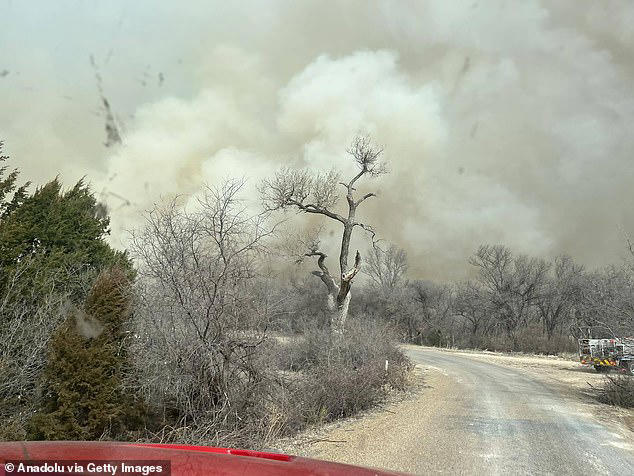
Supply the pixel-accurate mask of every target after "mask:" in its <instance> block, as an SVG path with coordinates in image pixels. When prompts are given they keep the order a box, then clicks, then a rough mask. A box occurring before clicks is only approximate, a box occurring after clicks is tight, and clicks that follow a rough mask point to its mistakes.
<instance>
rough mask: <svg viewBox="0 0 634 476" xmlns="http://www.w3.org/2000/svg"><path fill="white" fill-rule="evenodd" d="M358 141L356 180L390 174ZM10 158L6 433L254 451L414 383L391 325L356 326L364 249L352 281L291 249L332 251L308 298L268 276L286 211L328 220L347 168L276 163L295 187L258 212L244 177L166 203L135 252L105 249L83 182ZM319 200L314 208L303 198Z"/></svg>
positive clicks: (1, 201)
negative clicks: (29, 175) (22, 172)
mask: <svg viewBox="0 0 634 476" xmlns="http://www.w3.org/2000/svg"><path fill="white" fill-rule="evenodd" d="M354 147H355V148H353V149H351V151H350V154H351V156H352V157H353V159H354V160H355V161H356V163H357V164H358V166H359V170H360V172H362V173H360V175H358V176H357V178H356V180H358V179H360V178H361V177H362V176H363V175H366V174H368V175H377V174H375V173H374V172H373V171H374V166H375V163H376V159H377V157H378V155H377V154H374V155H373V154H370V149H369V147H370V143H369V141H366V140H362V141H360V142H359V141H357V142H355V145H354ZM355 153H356V154H357V155H356V156H355V155H354V154H355ZM364 154H365V155H364ZM368 154H370V155H368ZM7 161H8V158H7V157H2V164H1V165H5V167H4V168H2V169H1V170H0V342H2V344H3V345H2V347H1V348H0V418H1V419H2V421H3V425H2V428H1V429H0V439H4V440H21V439H48V440H54V439H65V440H97V439H112V440H131V441H138V440H143V441H154V442H179V443H185V444H187V443H190V444H204V445H220V446H238V447H248V448H255V449H257V448H263V447H266V446H267V445H269V444H271V443H272V442H273V441H274V440H275V439H276V438H279V437H281V436H287V435H290V434H293V433H294V432H297V431H299V430H302V429H303V428H305V427H307V426H308V425H312V424H319V423H322V422H325V421H330V420H333V419H337V418H340V417H344V416H348V415H352V414H354V413H356V412H359V411H361V410H364V409H367V408H370V407H371V406H373V405H375V404H377V403H379V402H380V401H382V400H383V399H384V398H385V396H386V394H387V393H389V392H390V391H392V390H402V389H404V388H405V387H406V382H407V375H408V372H409V370H410V364H409V362H408V361H407V359H406V358H405V357H404V355H403V354H402V353H401V351H400V350H399V349H398V347H397V346H396V340H397V334H396V333H395V332H393V330H392V325H391V324H389V323H388V322H385V321H384V320H377V319H375V316H364V315H361V314H356V315H354V316H352V318H351V319H349V320H346V317H347V314H348V305H349V302H350V296H351V294H350V290H351V288H352V279H353V278H354V276H355V275H356V274H357V272H358V270H359V267H360V265H361V263H360V257H359V254H358V253H357V255H356V256H355V257H354V258H353V260H354V261H353V265H352V267H350V266H349V264H348V262H347V259H344V258H341V259H340V260H339V265H340V273H334V274H333V275H332V276H331V275H328V276H326V275H325V273H326V272H327V271H326V270H327V268H326V267H325V266H326V265H325V264H324V261H325V258H326V256H325V254H324V253H323V252H322V251H321V250H318V249H317V248H315V246H316V242H315V241H314V242H312V246H309V247H308V248H302V247H304V245H305V243H304V242H303V241H301V240H296V242H294V243H292V244H291V245H292V246H291V247H292V248H293V249H294V250H295V252H300V253H301V256H303V257H307V258H308V257H315V259H316V260H317V261H318V263H317V264H318V268H319V270H320V271H318V272H316V273H314V274H318V273H319V274H320V275H319V276H318V277H319V278H321V279H317V278H316V276H312V275H310V274H309V275H308V277H309V278H312V281H308V280H306V281H302V283H303V284H302V286H304V285H305V286H306V287H307V289H310V291H309V292H307V293H304V292H303V291H301V290H298V287H297V286H296V284H295V283H294V282H293V280H292V279H289V278H285V277H283V274H282V273H278V272H275V271H271V269H272V268H271V263H272V262H275V261H276V260H279V259H280V258H279V256H278V255H273V254H272V250H274V249H275V247H274V246H273V244H274V243H275V241H276V240H278V241H279V239H280V235H279V234H278V233H277V227H278V225H279V224H280V222H281V221H282V220H284V219H285V217H284V216H283V215H284V214H283V210H282V209H283V208H285V207H286V206H287V205H293V206H295V207H296V208H297V207H298V206H297V204H301V206H304V207H310V208H311V210H312V209H313V208H312V207H313V206H314V207H317V208H314V210H319V211H320V212H325V214H323V213H319V214H321V215H322V216H324V217H327V216H328V214H330V211H329V210H328V207H329V206H332V205H333V204H334V200H335V198H334V191H333V190H332V188H333V185H334V186H336V185H337V183H336V182H334V184H331V182H332V181H333V180H334V179H336V178H338V175H336V174H334V173H333V174H329V175H325V176H314V177H312V176H308V175H302V174H299V175H297V174H292V173H290V172H288V171H286V172H283V173H282V172H280V173H279V174H278V175H277V176H276V177H277V179H280V180H281V177H286V178H285V179H284V180H285V182H284V183H285V184H287V185H289V186H290V187H291V188H292V189H293V190H295V191H296V192H297V193H299V195H297V194H296V195H293V197H292V199H290V200H292V201H293V204H291V203H290V202H288V203H286V202H285V203H278V204H277V205H275V203H273V202H270V201H267V202H266V203H268V205H267V206H266V207H262V211H260V212H257V211H256V212H251V210H249V209H248V208H247V207H246V206H245V202H244V199H243V188H244V181H243V180H241V179H229V180H226V181H225V182H223V183H221V184H220V185H218V186H217V187H206V188H205V190H204V192H203V193H201V194H199V195H198V196H197V197H190V199H189V201H187V200H185V201H184V200H183V197H179V198H176V199H174V200H171V201H169V200H168V201H164V202H161V203H158V204H157V205H156V207H155V208H154V209H152V210H149V211H147V213H146V214H145V217H144V218H145V221H144V223H143V224H142V225H141V226H139V227H138V228H137V229H135V230H131V240H130V246H129V250H127V251H126V252H121V251H117V250H114V249H113V248H111V247H110V245H109V244H108V243H107V240H106V238H107V236H108V234H109V232H110V231H109V217H108V213H107V209H106V208H105V207H104V206H103V205H102V204H100V203H98V202H97V200H96V199H95V197H94V195H93V193H92V191H91V190H90V187H89V186H88V185H87V184H86V183H84V182H83V181H80V182H79V183H77V184H75V185H74V186H71V187H70V188H68V189H67V188H65V187H64V186H63V185H62V183H61V181H60V180H59V179H54V180H52V181H51V182H49V183H47V184H44V185H42V186H39V187H35V188H32V187H30V186H29V184H21V183H20V182H19V173H18V171H17V170H14V169H11V168H9V167H8V166H6V164H7V163H8V162H7ZM280 174H282V175H280ZM284 174H286V175H284ZM289 174H290V175H289ZM294 180H299V182H297V183H295V184H293V181H294ZM300 185H301V187H303V188H301V190H300V188H299V187H300ZM351 188H352V185H350V186H349V187H348V190H347V193H348V194H350V193H352V192H351V190H350V189H351ZM284 197H287V196H286V194H284V193H283V194H282V195H278V196H277V198H278V199H283V198H284ZM309 197H311V199H313V198H314V199H315V200H316V201H315V202H314V203H312V204H307V202H306V200H308V199H309ZM270 198H271V197H268V198H266V197H263V201H266V200H269V199H270ZM367 198H369V196H368V197H367ZM359 203H360V202H359ZM301 206H300V207H299V208H300V211H302V210H301ZM304 211H306V210H304ZM306 212H307V211H306ZM307 213H308V212H307ZM311 213H312V212H311ZM346 219H347V220H348V225H347V227H344V228H346V230H347V231H345V233H344V237H343V238H342V251H343V250H344V248H345V252H346V253H347V250H348V247H349V239H350V236H351V234H352V233H351V232H352V228H355V227H357V226H359V227H361V225H358V224H357V223H356V222H354V214H352V215H348V217H347V218H346ZM313 236H314V235H313ZM298 250H299V251H298ZM284 256H285V257H286V258H287V259H289V258H290V259H289V262H290V263H292V262H293V260H294V259H295V256H293V255H292V254H291V255H289V254H288V253H287V254H286V255H284ZM295 274H297V273H295ZM338 276H340V277H341V278H338ZM326 281H328V286H327V287H326V289H325V290H326V292H324V290H323V289H324V287H323V285H324V283H325V282H326ZM332 293H334V294H332ZM328 296H331V297H333V296H334V300H333V299H328ZM300 314H301V315H302V316H303V317H302V318H301V319H299V318H297V316H298V315H300ZM386 361H387V362H388V363H389V366H388V367H387V368H386Z"/></svg>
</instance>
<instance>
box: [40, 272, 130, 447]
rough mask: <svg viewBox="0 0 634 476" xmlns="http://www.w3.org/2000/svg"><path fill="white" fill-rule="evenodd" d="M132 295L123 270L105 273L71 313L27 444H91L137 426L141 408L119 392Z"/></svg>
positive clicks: (53, 352)
mask: <svg viewBox="0 0 634 476" xmlns="http://www.w3.org/2000/svg"><path fill="white" fill-rule="evenodd" d="M130 293H131V282H130V280H129V278H128V276H127V273H126V271H125V270H123V269H121V268H111V269H109V270H106V271H104V272H103V273H101V274H100V276H99V277H98V279H97V280H96V282H95V284H94V286H93V288H92V290H91V291H90V293H89V295H88V297H87V298H86V301H85V305H84V309H83V310H81V311H78V310H76V311H75V312H73V313H71V315H70V316H69V318H68V319H67V321H66V322H65V323H64V324H63V325H62V326H61V327H60V328H59V329H58V330H57V331H56V332H55V334H54V335H53V337H52V339H51V341H50V344H49V349H50V353H49V360H48V364H47V366H46V369H45V371H44V374H43V379H42V388H43V395H42V407H41V408H42V410H41V412H39V413H38V414H36V415H35V416H34V417H33V418H32V420H31V422H30V425H29V426H30V435H29V436H30V437H31V438H34V439H46V440H60V439H61V440H94V439H98V438H101V437H103V436H104V435H106V436H108V437H116V436H117V435H122V434H123V432H125V431H126V430H129V429H130V428H131V427H134V426H135V425H137V424H139V422H140V421H141V417H142V405H141V404H140V403H138V402H136V401H135V399H134V397H133V396H132V395H130V394H127V393H126V392H125V390H124V389H123V388H122V383H123V379H124V376H125V373H126V372H127V370H128V356H127V353H126V347H127V345H126V335H127V334H126V332H125V329H126V323H127V322H128V320H129V319H130V315H131V296H130Z"/></svg>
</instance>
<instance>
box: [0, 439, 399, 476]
mask: <svg viewBox="0 0 634 476" xmlns="http://www.w3.org/2000/svg"><path fill="white" fill-rule="evenodd" d="M17 461H23V462H47V463H51V462H54V461H64V463H63V464H64V465H67V464H69V463H73V462H75V461H77V462H79V463H80V464H82V463H81V462H85V464H88V462H90V461H96V462H97V464H102V463H103V462H111V463H112V464H113V465H121V462H129V463H130V465H132V461H143V464H145V465H147V464H151V463H154V462H160V461H163V462H165V461H169V468H163V470H162V472H160V473H156V472H155V473H149V476H158V475H161V476H163V475H169V474H172V475H212V474H213V475H227V476H228V475H248V474H257V475H263V476H266V475H306V474H314V475H343V474H346V475H364V476H365V475H371V474H376V475H388V474H400V473H390V472H385V471H380V470H374V469H368V468H361V467H358V466H350V465H345V464H338V463H330V462H326V461H319V460H314V459H309V458H301V457H298V456H289V455H284V454H278V453H264V452H259V451H249V450H237V449H231V448H214V447H209V446H188V445H167V444H149V443H147V444H146V443H118V442H106V441H94V442H93V441H22V442H9V443H1V442H0V475H2V474H6V476H10V475H16V476H17V475H18V474H21V473H18V472H16V471H17V469H18V467H17V466H15V462H17ZM7 462H11V464H13V466H11V464H8V465H6V473H5V463H7ZM137 464H138V463H137ZM63 468H65V466H63V465H58V466H54V465H52V464H50V465H49V466H48V468H47V469H46V470H45V471H46V472H42V473H40V474H47V475H52V474H93V475H94V474H96V473H95V472H94V471H92V470H91V471H90V472H86V473H77V472H73V471H70V472H64V471H66V470H64V469H63ZM75 468H76V467H75ZM128 468H129V466H128ZM9 469H11V470H12V471H11V472H10V471H9ZM55 471H57V472H55ZM74 471H77V469H75V470H74ZM22 474H26V473H22ZM30 474H33V473H30ZM101 474H102V475H103V474H107V473H101ZM120 474H121V471H117V473H116V475H117V476H118V475H120ZM128 474H132V473H128ZM138 474H141V473H138Z"/></svg>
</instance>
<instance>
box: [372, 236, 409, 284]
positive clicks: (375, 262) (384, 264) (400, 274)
mask: <svg viewBox="0 0 634 476" xmlns="http://www.w3.org/2000/svg"><path fill="white" fill-rule="evenodd" d="M367 255H368V257H367V259H366V266H365V268H364V274H366V275H367V276H368V277H369V278H370V280H371V281H372V283H373V284H374V285H375V286H377V287H379V288H381V289H394V288H396V287H397V286H399V285H401V284H403V283H404V281H405V275H406V273H407V253H406V252H405V250H404V249H402V248H398V247H397V246H395V245H390V246H389V247H388V248H387V249H386V250H383V249H381V248H380V247H379V246H378V245H376V246H373V247H371V248H370V249H369V250H368V252H367Z"/></svg>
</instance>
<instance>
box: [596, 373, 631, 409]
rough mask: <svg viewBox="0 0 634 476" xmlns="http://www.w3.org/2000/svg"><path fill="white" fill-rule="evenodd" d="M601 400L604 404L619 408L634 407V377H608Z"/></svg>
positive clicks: (620, 375) (601, 393)
mask: <svg viewBox="0 0 634 476" xmlns="http://www.w3.org/2000/svg"><path fill="white" fill-rule="evenodd" d="M600 399H601V401H603V402H604V403H608V404H610V405H617V406H619V407H625V408H633V407H634V377H632V376H631V375H623V374H616V375H606V376H605V382H604V384H603V386H602V387H601V389H600Z"/></svg>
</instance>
